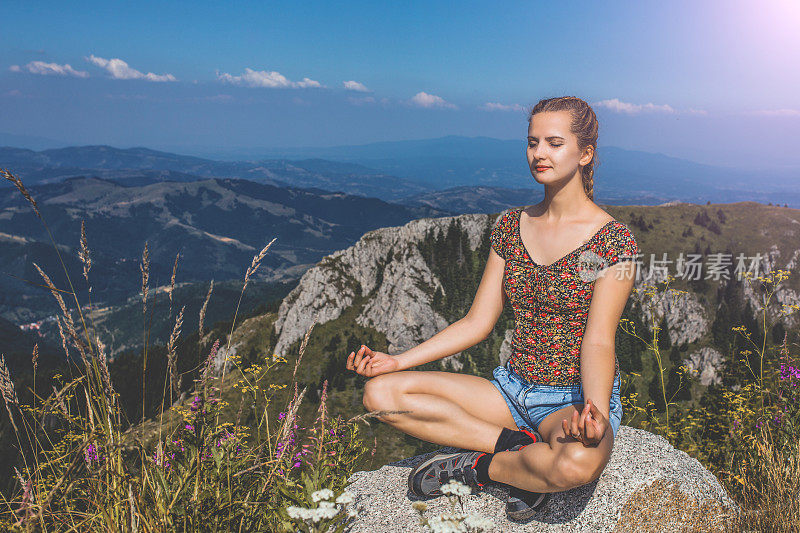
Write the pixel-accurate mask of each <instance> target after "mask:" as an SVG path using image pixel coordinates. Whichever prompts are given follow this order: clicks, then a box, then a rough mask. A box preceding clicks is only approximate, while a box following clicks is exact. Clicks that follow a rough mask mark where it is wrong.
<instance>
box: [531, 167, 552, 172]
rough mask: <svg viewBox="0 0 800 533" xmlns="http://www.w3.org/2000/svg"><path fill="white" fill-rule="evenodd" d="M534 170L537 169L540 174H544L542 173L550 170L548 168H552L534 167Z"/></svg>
mask: <svg viewBox="0 0 800 533" xmlns="http://www.w3.org/2000/svg"><path fill="white" fill-rule="evenodd" d="M534 168H535V169H536V170H537V171H538V172H542V171H545V170H547V169H548V168H550V167H534Z"/></svg>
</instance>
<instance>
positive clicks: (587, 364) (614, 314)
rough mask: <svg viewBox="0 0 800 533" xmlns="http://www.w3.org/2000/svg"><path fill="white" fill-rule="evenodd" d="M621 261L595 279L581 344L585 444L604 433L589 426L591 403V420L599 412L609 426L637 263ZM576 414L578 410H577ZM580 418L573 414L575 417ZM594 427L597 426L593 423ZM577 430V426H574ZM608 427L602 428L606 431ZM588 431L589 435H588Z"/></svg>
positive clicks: (580, 426) (580, 429)
mask: <svg viewBox="0 0 800 533" xmlns="http://www.w3.org/2000/svg"><path fill="white" fill-rule="evenodd" d="M633 267H634V268H633V269H632V268H631V263H628V262H619V263H616V264H615V265H613V266H611V267H609V268H606V269H605V270H603V271H601V273H600V275H599V277H598V278H597V279H596V280H595V282H594V291H593V293H592V301H591V303H590V304H589V315H588V317H587V320H586V329H585V331H584V334H583V341H582V343H581V356H580V357H581V384H582V385H583V398H584V402H586V405H585V406H584V409H583V411H582V412H581V415H580V418H579V419H578V421H577V423H578V427H577V429H578V431H577V432H576V433H575V434H577V433H580V434H581V435H582V436H584V444H587V443H592V442H594V441H595V437H596V441H598V442H599V440H600V439H601V438H602V436H603V435H602V434H600V435H599V436H597V435H595V433H596V432H595V431H592V430H591V429H589V428H587V426H588V425H589V423H588V422H587V416H588V413H589V411H590V408H589V406H588V404H590V403H591V404H593V405H594V407H595V408H596V411H595V415H592V416H588V420H589V421H591V420H592V419H598V418H599V416H598V415H597V412H598V411H599V413H600V414H602V416H603V418H604V420H595V421H596V422H602V423H603V424H604V425H605V426H606V427H608V417H609V413H610V410H611V407H610V403H611V389H612V387H613V386H614V370H615V364H614V358H615V352H614V338H615V335H616V332H617V327H618V325H619V319H620V317H621V316H622V312H623V311H624V310H625V304H626V303H627V301H628V297H629V296H630V294H631V290H632V289H633V283H634V279H635V276H634V275H633V274H632V273H631V272H632V271H633V270H635V264H634V265H633ZM576 414H577V412H576ZM575 418H577V417H576V416H573V419H575ZM594 427H595V429H596V428H597V427H598V426H594ZM571 429H573V430H574V429H575V428H571ZM604 430H605V428H603V431H604ZM587 434H588V437H589V438H586V437H587Z"/></svg>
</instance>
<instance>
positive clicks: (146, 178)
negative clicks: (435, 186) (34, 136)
mask: <svg viewBox="0 0 800 533" xmlns="http://www.w3.org/2000/svg"><path fill="white" fill-rule="evenodd" d="M0 167H4V168H7V169H9V170H10V171H12V172H13V173H15V174H16V175H18V176H19V177H20V178H22V179H23V180H25V181H26V182H27V183H29V184H33V183H53V182H56V181H61V180H64V179H66V178H71V177H99V178H105V179H112V180H114V181H119V182H120V183H126V184H130V185H147V184H150V183H156V182H161V181H197V180H201V179H208V178H241V179H247V180H252V181H257V182H260V183H265V184H270V185H279V186H292V187H302V188H308V187H315V188H321V189H325V190H328V191H337V192H339V191H340V192H345V193H348V194H357V195H359V196H368V197H375V198H381V199H384V200H394V199H398V198H403V197H405V196H409V195H411V194H417V193H420V192H423V191H426V190H429V189H430V187H426V186H424V185H422V184H420V183H417V182H413V181H410V180H406V179H403V178H398V177H396V176H391V175H388V174H386V173H384V172H382V171H379V170H375V169H371V168H366V167H364V166H362V165H359V164H356V163H342V162H336V161H325V160H322V159H314V158H312V159H307V160H300V161H288V160H282V159H273V160H265V161H233V162H230V161H213V160H210V159H203V158H200V157H193V156H186V155H179V154H172V153H168V152H159V151H157V150H150V149H149V148H128V149H120V148H114V147H111V146H75V147H69V148H58V149H51V150H42V151H39V152H36V151H33V150H26V149H22V148H11V147H3V148H0ZM4 185H5V184H0V187H2V186H4Z"/></svg>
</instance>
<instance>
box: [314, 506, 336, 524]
mask: <svg viewBox="0 0 800 533" xmlns="http://www.w3.org/2000/svg"><path fill="white" fill-rule="evenodd" d="M326 503H327V504H329V505H324V504H326ZM315 511H316V516H318V517H319V519H320V520H330V519H331V518H333V517H335V516H336V515H337V514H339V509H338V508H337V507H336V505H335V504H333V503H332V502H320V504H319V507H317V508H316V509H315ZM316 521H317V520H314V522H316Z"/></svg>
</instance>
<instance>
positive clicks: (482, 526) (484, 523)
mask: <svg viewBox="0 0 800 533" xmlns="http://www.w3.org/2000/svg"><path fill="white" fill-rule="evenodd" d="M463 523H464V525H465V526H466V527H467V528H468V529H470V530H475V531H491V530H492V529H493V528H494V522H492V521H491V520H489V519H488V518H485V517H483V516H480V515H477V514H471V515H467V517H466V518H465V519H464V522H463Z"/></svg>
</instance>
